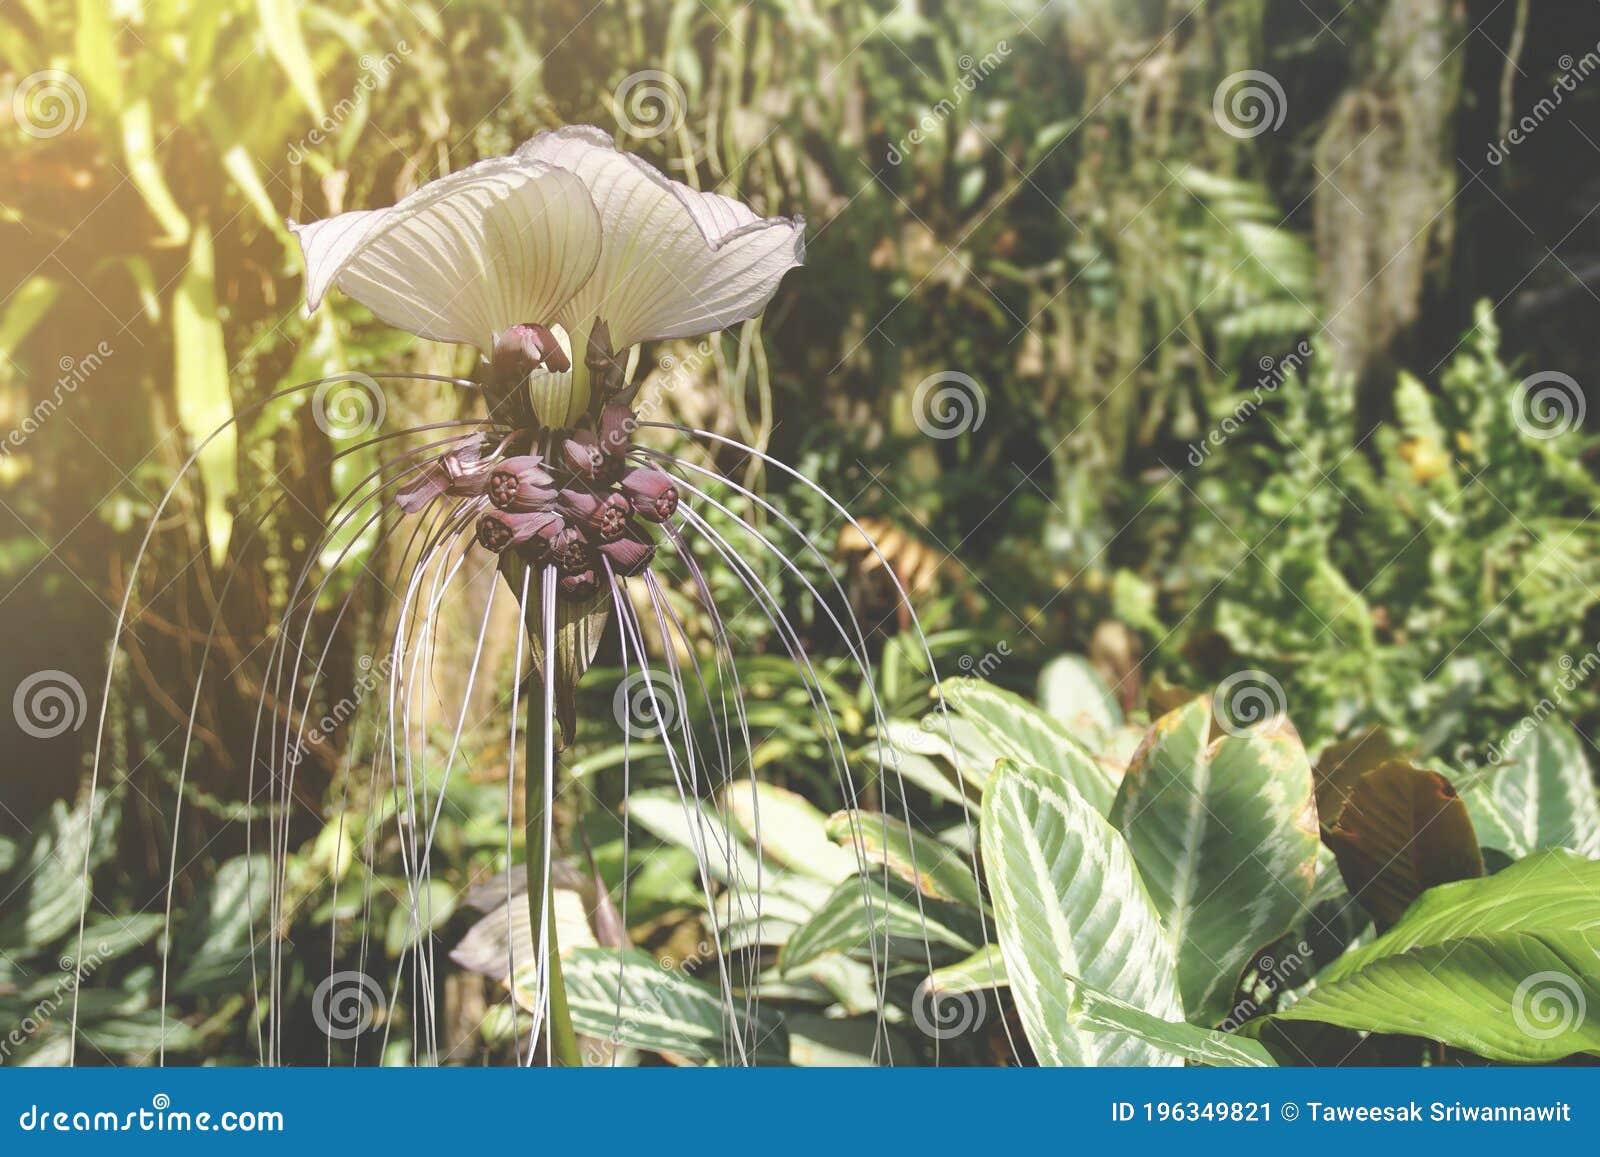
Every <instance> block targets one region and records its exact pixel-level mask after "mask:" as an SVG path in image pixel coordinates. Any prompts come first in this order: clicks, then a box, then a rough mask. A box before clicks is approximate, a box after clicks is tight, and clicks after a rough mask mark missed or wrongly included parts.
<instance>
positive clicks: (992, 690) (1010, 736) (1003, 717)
mask: <svg viewBox="0 0 1600 1157" xmlns="http://www.w3.org/2000/svg"><path fill="white" fill-rule="evenodd" d="M939 687H940V690H941V691H943V692H944V696H945V701H946V702H948V703H949V704H950V706H952V707H953V708H955V710H956V711H958V712H959V713H960V714H961V715H962V716H964V717H965V718H967V719H968V720H969V721H970V722H971V723H972V724H973V725H974V726H976V727H977V728H978V730H979V731H980V732H981V733H982V735H983V736H984V738H985V739H987V740H989V742H990V743H992V744H993V745H994V746H995V747H996V748H998V749H999V750H1000V752H1001V754H1002V755H1005V756H1008V757H1010V758H1011V759H1014V760H1016V761H1017V762H1018V763H1021V764H1026V765H1028V766H1031V767H1042V768H1046V769H1048V770H1050V771H1053V772H1055V773H1056V774H1057V775H1058V776H1060V777H1061V778H1063V779H1065V780H1066V781H1067V782H1068V783H1070V784H1072V786H1073V788H1074V789H1075V790H1076V791H1077V793H1078V794H1079V795H1081V796H1082V797H1083V798H1084V799H1086V800H1088V801H1089V803H1090V804H1091V805H1092V806H1093V807H1094V809H1095V810H1096V811H1098V812H1099V813H1100V814H1101V815H1105V814H1106V813H1107V812H1109V811H1110V810H1111V801H1112V800H1113V799H1114V798H1115V797H1116V794H1117V783H1116V780H1115V779H1114V778H1112V775H1111V773H1110V771H1109V770H1107V769H1106V768H1105V767H1104V766H1102V765H1101V764H1100V763H1099V762H1098V761H1097V760H1096V759H1095V758H1094V756H1093V755H1092V754H1090V752H1089V749H1088V748H1086V747H1084V746H1083V744H1082V742H1080V741H1079V739H1078V738H1077V737H1076V736H1074V735H1073V734H1072V732H1070V731H1068V730H1067V728H1066V727H1065V726H1064V725H1062V724H1061V723H1058V722H1057V721H1056V720H1054V719H1052V718H1051V717H1050V716H1049V715H1046V714H1045V713H1044V712H1043V711H1041V710H1039V709H1038V708H1037V707H1035V706H1034V705H1033V704H1032V703H1029V702H1028V701H1027V700H1026V699H1024V698H1022V696H1020V695H1013V694H1012V693H1011V692H1010V691H1002V690H1001V689H1000V688H998V687H995V686H993V685H992V684H989V683H985V682H983V681H982V680H980V679H946V680H945V681H944V682H943V683H941V684H940V685H939Z"/></svg>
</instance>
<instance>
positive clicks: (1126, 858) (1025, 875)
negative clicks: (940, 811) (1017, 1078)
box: [982, 760, 1183, 1065]
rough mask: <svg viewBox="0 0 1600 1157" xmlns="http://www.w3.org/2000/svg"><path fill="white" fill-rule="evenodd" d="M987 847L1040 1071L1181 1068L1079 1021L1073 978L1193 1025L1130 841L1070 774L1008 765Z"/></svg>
mask: <svg viewBox="0 0 1600 1157" xmlns="http://www.w3.org/2000/svg"><path fill="white" fill-rule="evenodd" d="M982 839H983V863H984V870H985V872H986V873H987V875H988V879H989V889H990V894H991V896H992V897H993V900H994V908H995V923H996V925H997V929H998V932H999V939H1000V950H1001V953H1002V955H1003V956H1004V958H1005V964H1006V975H1007V976H1008V977H1009V978H1010V980H1011V991H1012V994H1013V996H1014V997H1015V999H1016V1002H1017V1009H1018V1011H1019V1013H1020V1014H1021V1017H1022V1024H1023V1028H1024V1030H1025V1031H1026V1032H1027V1034H1028V1041H1029V1043H1031V1044H1032V1045H1033V1050H1034V1052H1035V1054H1036V1055H1037V1056H1038V1058H1039V1061H1040V1063H1041V1064H1045V1065H1159V1064H1170V1063H1172V1058H1171V1057H1170V1056H1169V1055H1168V1054H1166V1053H1164V1052H1162V1051H1161V1050H1159V1049H1155V1048H1152V1047H1151V1046H1150V1045H1149V1044H1147V1043H1145V1042H1144V1041H1142V1040H1140V1039H1138V1038H1137V1037H1134V1036H1130V1035H1128V1034H1126V1033H1096V1032H1089V1031H1087V1030H1086V1029H1084V1028H1083V1027H1082V1026H1081V1025H1079V1024H1077V1023H1075V1021H1074V1019H1073V1011H1074V1009H1075V1008H1076V1007H1077V1005H1076V998H1075V995H1074V993H1075V988H1076V986H1075V985H1074V984H1073V983H1072V981H1070V980H1069V979H1067V976H1066V975H1065V974H1066V973H1071V974H1072V975H1074V976H1078V977H1081V978H1082V979H1083V980H1084V981H1086V982H1087V983H1090V984H1093V985H1095V986H1096V987H1098V988H1102V989H1105V990H1106V991H1108V992H1112V993H1115V994H1116V995H1117V996H1118V997H1120V998H1121V999H1123V1000H1125V1001H1127V1002H1129V1003H1130V1004H1132V1005H1134V1006H1135V1007H1137V1008H1141V1009H1143V1010H1145V1011H1146V1012H1148V1013H1150V1014H1151V1015H1153V1016H1157V1017H1159V1018H1161V1019H1163V1020H1181V1019H1182V1017H1183V1008H1182V1005H1181V1004H1180V1002H1179V998H1178V983H1177V968H1176V964H1175V961H1174V958H1173V953H1172V947H1171V945H1170V944H1169V943H1168V941H1167V938H1166V934H1165V933H1164V932H1163V931H1162V929H1161V919H1160V917H1159V916H1158V915H1157V913H1156V910H1155V906H1154V905H1153V904H1152V903H1151V902H1150V897H1149V895H1148V894H1147V893H1146V892H1145V887H1144V884H1143V883H1142V882H1141V881H1140V879H1139V872H1138V869H1137V868H1135V867H1134V864H1133V856H1132V854H1131V853H1130V852H1129V850H1128V846H1127V844H1126V843H1124V842H1123V839H1122V836H1121V835H1120V834H1119V833H1118V832H1117V831H1116V829H1115V828H1113V827H1112V826H1111V825H1110V824H1108V823H1107V822H1106V821H1105V820H1104V819H1103V818H1102V817H1101V815H1100V813H1099V811H1098V810H1097V809H1096V808H1095V807H1094V806H1093V805H1092V804H1090V803H1089V802H1088V801H1087V800H1085V799H1084V798H1083V796H1081V795H1080V794H1079V793H1078V791H1077V789H1076V788H1075V787H1074V786H1073V785H1072V784H1071V783H1070V782H1068V781H1067V780H1065V779H1063V778H1062V777H1061V776H1059V775H1057V774H1055V773H1054V772H1051V771H1046V770H1045V769H1043V768H1038V767H1023V766H1020V765H1018V764H1016V763H1014V762H1011V761H1009V760H1005V761H1002V762H1001V764H1000V766H999V767H998V768H997V769H996V770H995V774H994V778H993V779H991V780H990V781H989V786H988V788H987V789H986V790H985V791H984V795H983V829H982Z"/></svg>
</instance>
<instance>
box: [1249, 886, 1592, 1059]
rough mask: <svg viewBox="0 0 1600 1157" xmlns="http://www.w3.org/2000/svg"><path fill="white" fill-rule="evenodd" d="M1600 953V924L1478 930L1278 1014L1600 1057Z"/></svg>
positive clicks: (1373, 963)
mask: <svg viewBox="0 0 1600 1157" xmlns="http://www.w3.org/2000/svg"><path fill="white" fill-rule="evenodd" d="M1471 882H1472V883H1476V882H1477V881H1471ZM1383 939H1387V938H1386V937H1385V938H1383ZM1383 939H1380V940H1379V941H1377V942H1376V943H1375V944H1373V945H1372V947H1373V948H1378V947H1379V946H1380V945H1382V944H1383ZM1597 960H1600V926H1597V927H1590V928H1587V929H1584V930H1567V931H1560V932H1556V931H1541V932H1490V933H1482V934H1476V935H1472V936H1468V937H1464V938H1462V939H1459V940H1449V941H1445V942H1444V943H1442V944H1431V945H1428V946H1426V947H1420V946H1419V947H1413V948H1410V949H1407V950H1405V951H1402V952H1392V953H1385V954H1383V955H1380V956H1377V957H1374V958H1372V959H1370V960H1369V961H1368V963H1366V964H1365V965H1364V966H1362V967H1361V968H1360V969H1358V970H1357V971H1355V972H1353V973H1351V974H1350V975H1348V976H1346V977H1345V978H1344V979H1342V980H1339V981H1337V982H1334V983H1330V984H1319V985H1318V986H1317V987H1316V988H1314V989H1312V990H1311V991H1310V992H1308V993H1306V994H1305V995H1304V996H1302V997H1301V998H1300V1000H1299V1001H1298V1002H1297V1003H1295V1004H1293V1005H1291V1006H1290V1007H1289V1008H1288V1009H1287V1010H1286V1011H1284V1012H1280V1013H1277V1014H1276V1019H1277V1020H1279V1021H1299V1020H1304V1021H1316V1022H1319V1023H1322V1024H1332V1025H1338V1026H1340V1027H1343V1028H1349V1029H1356V1030H1359V1031H1363V1032H1377V1033H1396V1034H1400V1035H1405V1036H1416V1037H1421V1038H1423V1039H1424V1040H1438V1041H1443V1042H1444V1043H1445V1044H1448V1045H1452V1046H1454V1047H1456V1048H1462V1049H1467V1050H1468V1051H1470V1052H1473V1053H1476V1054H1478V1055H1479V1056H1481V1057H1486V1058H1488V1059H1489V1060H1494V1061H1510V1062H1518V1063H1525V1064H1548V1063H1550V1062H1552V1061H1557V1060H1560V1059H1561V1058H1562V1057H1566V1056H1570V1055H1572V1054H1574V1053H1592V1054H1595V1055H1600V1017H1596V1016H1594V1015H1593V1014H1592V1013H1591V1011H1590V1010H1592V1009H1596V1008H1600V969H1597V968H1596V961H1597Z"/></svg>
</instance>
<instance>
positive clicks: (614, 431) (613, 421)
mask: <svg viewBox="0 0 1600 1157" xmlns="http://www.w3.org/2000/svg"><path fill="white" fill-rule="evenodd" d="M638 426H639V416H638V415H637V414H635V413H634V412H633V411H632V410H631V409H630V408H629V407H627V406H623V405H619V404H617V403H612V404H611V405H609V406H607V407H606V408H605V409H603V410H601V411H600V452H601V453H602V454H605V455H607V456H608V457H611V458H621V457H622V456H623V455H624V454H626V453H627V452H628V448H629V447H630V446H632V445H633V432H634V430H636V429H638Z"/></svg>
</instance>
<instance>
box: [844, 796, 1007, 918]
mask: <svg viewBox="0 0 1600 1157" xmlns="http://www.w3.org/2000/svg"><path fill="white" fill-rule="evenodd" d="M828 835H829V836H830V837H832V838H833V839H834V840H835V841H836V842H837V843H839V844H840V845H841V846H844V847H847V848H851V849H859V850H860V853H861V855H862V856H863V857H864V858H865V859H866V861H867V863H869V864H876V865H879V866H887V867H888V869H889V870H890V871H891V872H893V873H894V874H895V875H897V876H899V877H900V878H901V879H902V880H904V881H906V883H908V884H911V885H913V886H914V887H915V888H917V890H918V891H920V892H921V893H922V894H923V895H924V896H931V897H932V898H933V899H935V900H949V901H951V902H952V903H956V904H966V905H969V906H970V907H973V908H977V907H980V906H981V905H982V903H983V897H982V895H981V893H980V892H979V891H978V881H977V880H976V879H975V878H974V877H973V874H972V866H971V863H970V861H969V860H968V859H967V857H966V856H965V855H963V854H962V853H961V852H960V851H959V850H957V849H955V848H952V847H950V846H949V845H948V844H941V843H940V842H939V841H937V840H935V839H931V838H930V837H928V836H924V835H919V834H918V833H916V832H914V831H912V830H911V829H910V828H908V827H907V826H906V824H905V822H904V821H903V820H898V819H895V818H894V817H893V816H886V815H883V814H881V813H879V812H865V811H841V812H835V813H834V814H833V815H832V816H830V817H829V818H828Z"/></svg>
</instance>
